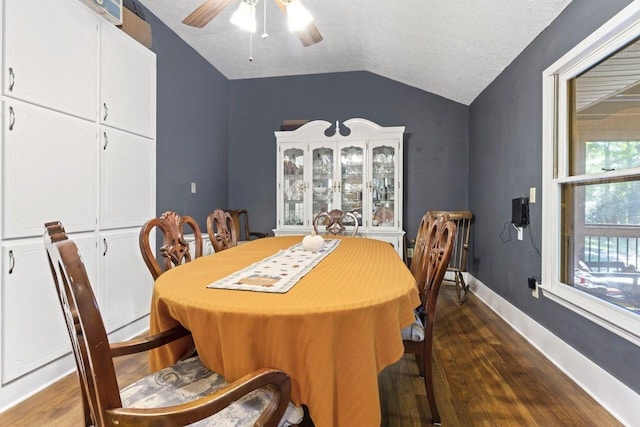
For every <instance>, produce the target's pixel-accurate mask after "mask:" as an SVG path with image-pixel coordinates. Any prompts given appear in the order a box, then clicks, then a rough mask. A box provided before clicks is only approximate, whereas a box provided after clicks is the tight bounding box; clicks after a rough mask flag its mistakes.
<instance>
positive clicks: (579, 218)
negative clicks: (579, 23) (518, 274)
mask: <svg viewBox="0 0 640 427" xmlns="http://www.w3.org/2000/svg"><path fill="white" fill-rule="evenodd" d="M637 3H638V2H634V3H633V4H631V5H630V6H629V7H627V8H626V9H624V10H623V11H622V12H620V14H618V15H617V16H615V17H614V18H613V19H611V20H610V21H609V22H608V23H607V24H605V25H604V26H603V27H602V28H600V29H599V30H598V31H596V32H595V33H594V34H592V35H591V36H590V37H589V38H587V39H586V40H585V41H584V42H582V43H581V44H579V45H578V46H576V47H575V48H574V49H573V50H571V51H570V52H569V53H567V55H565V56H564V57H562V58H561V59H560V60H558V61H557V62H556V63H555V64H553V65H552V66H551V67H549V68H548V69H547V70H545V72H544V73H543V110H544V111H543V202H544V206H543V208H544V210H545V213H547V214H548V215H545V216H544V218H543V224H542V226H543V242H542V247H543V265H542V270H543V271H542V275H543V294H544V295H545V296H547V297H549V298H551V299H552V300H554V301H556V302H558V303H560V304H563V305H564V306H566V307H568V308H570V309H572V310H574V311H576V312H578V313H580V314H582V315H584V316H585V317H587V318H589V319H591V320H592V321H594V322H596V323H598V324H600V325H602V326H604V327H606V328H608V329H610V330H612V331H614V332H616V333H618V334H619V335H621V336H623V337H625V338H627V339H629V340H630V341H632V342H634V343H636V344H638V345H640V5H638V4H637Z"/></svg>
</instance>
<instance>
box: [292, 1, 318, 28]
mask: <svg viewBox="0 0 640 427" xmlns="http://www.w3.org/2000/svg"><path fill="white" fill-rule="evenodd" d="M311 22H313V16H311V13H310V12H309V11H308V10H307V9H306V8H305V7H304V6H303V5H302V3H300V0H291V1H290V2H289V3H287V23H288V25H289V31H291V32H294V31H299V30H303V29H305V28H306V27H307V26H308V25H309V24H310V23H311Z"/></svg>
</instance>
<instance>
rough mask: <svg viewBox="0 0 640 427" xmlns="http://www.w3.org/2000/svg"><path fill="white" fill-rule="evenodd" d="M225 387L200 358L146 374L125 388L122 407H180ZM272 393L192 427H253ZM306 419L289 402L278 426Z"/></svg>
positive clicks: (259, 393)
mask: <svg viewBox="0 0 640 427" xmlns="http://www.w3.org/2000/svg"><path fill="white" fill-rule="evenodd" d="M226 385H227V382H226V381H225V379H224V377H223V376H222V375H219V374H217V373H215V372H213V371H211V370H209V369H208V368H207V367H206V366H204V365H203V364H202V362H200V359H199V358H198V357H192V358H189V359H186V360H183V361H181V362H178V363H176V364H175V365H173V366H170V367H168V368H165V369H163V370H161V371H158V372H155V373H153V374H151V375H147V376H146V377H144V378H142V379H140V380H138V381H137V382H135V383H133V384H131V385H129V386H127V387H125V388H123V389H122V390H121V391H120V395H121V399H122V406H123V407H125V408H127V407H128V408H156V407H163V406H171V405H179V404H181V403H184V402H188V401H191V400H194V399H197V398H200V397H204V396H206V395H208V394H210V393H213V392H214V391H216V390H219V389H221V388H222V387H224V386H226ZM272 393H273V391H272V389H271V388H270V387H264V388H261V389H258V390H254V391H252V392H251V393H248V394H247V395H245V396H243V397H242V398H241V399H239V400H237V401H236V402H234V403H232V404H231V405H230V406H228V407H227V408H225V409H224V410H222V411H220V412H218V413H217V414H215V415H213V416H211V417H209V418H207V419H204V420H201V421H198V422H196V423H193V424H191V425H192V426H198V427H201V426H217V427H218V426H219V427H225V426H252V425H253V423H254V422H255V420H256V419H257V418H258V417H259V416H260V413H261V412H262V411H263V410H264V408H266V407H267V405H268V401H269V399H270V398H271V396H272ZM303 416H304V413H303V410H302V408H300V407H297V406H295V405H293V403H291V402H289V406H288V407H287V410H286V412H285V414H284V417H283V418H282V421H280V423H279V424H278V426H279V427H285V426H290V425H294V424H298V423H299V422H301V421H302V418H303Z"/></svg>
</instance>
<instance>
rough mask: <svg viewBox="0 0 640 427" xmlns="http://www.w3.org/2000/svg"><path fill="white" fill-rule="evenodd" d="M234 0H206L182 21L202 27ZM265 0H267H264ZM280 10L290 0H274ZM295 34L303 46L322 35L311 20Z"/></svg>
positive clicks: (319, 38)
mask: <svg viewBox="0 0 640 427" xmlns="http://www.w3.org/2000/svg"><path fill="white" fill-rule="evenodd" d="M233 1H234V0H206V1H205V2H204V3H202V4H201V5H200V6H199V7H198V8H197V9H196V10H194V11H193V12H191V14H189V16H187V17H186V18H185V19H184V20H183V21H182V23H183V24H185V25H190V26H192V27H197V28H202V27H204V26H205V25H207V24H208V23H209V22H211V20H213V18H215V17H216V16H218V14H219V13H220V12H222V11H223V10H224V9H225V8H226V7H227V6H229V4H231V3H233ZM265 1H267V0H265ZM274 1H275V2H276V4H277V5H278V7H279V8H280V10H282V11H283V12H284V13H285V14H286V13H287V4H288V3H289V1H290V0H274ZM295 33H296V35H297V36H298V38H299V39H300V42H301V43H302V45H303V46H304V47H307V46H311V45H314V44H316V43H319V42H321V41H322V35H321V34H320V31H319V30H318V27H316V25H315V24H314V23H313V22H311V23H310V24H309V25H307V26H306V27H305V28H304V29H302V30H297V31H295Z"/></svg>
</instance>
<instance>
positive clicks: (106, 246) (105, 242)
mask: <svg viewBox="0 0 640 427" xmlns="http://www.w3.org/2000/svg"><path fill="white" fill-rule="evenodd" d="M102 243H103V244H104V252H102V256H106V255H107V251H108V250H109V245H108V244H107V239H105V238H102Z"/></svg>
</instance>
